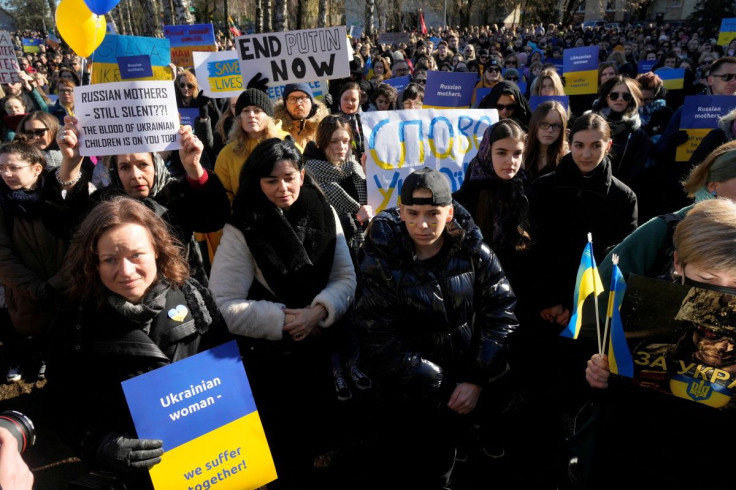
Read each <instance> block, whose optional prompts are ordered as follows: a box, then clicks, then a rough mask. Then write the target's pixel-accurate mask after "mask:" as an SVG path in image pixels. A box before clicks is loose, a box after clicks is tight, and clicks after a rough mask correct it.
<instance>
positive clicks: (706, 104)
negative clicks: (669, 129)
mask: <svg viewBox="0 0 736 490" xmlns="http://www.w3.org/2000/svg"><path fill="white" fill-rule="evenodd" d="M734 108H736V97H733V96H730V95H692V96H689V97H685V102H684V104H683V106H682V118H681V119H680V129H684V130H686V131H687V134H688V136H689V138H688V140H687V141H686V142H685V143H683V144H682V145H680V146H678V147H677V152H676V155H675V160H676V161H678V162H687V161H689V160H690V157H692V155H693V152H694V151H695V150H696V149H697V148H698V146H699V145H700V142H701V141H703V138H705V136H706V135H707V134H708V133H709V132H710V131H711V130H712V129H715V128H717V127H718V120H719V119H720V118H721V117H723V116H725V115H726V114H728V113H729V112H731V111H732V110H733V109H734Z"/></svg>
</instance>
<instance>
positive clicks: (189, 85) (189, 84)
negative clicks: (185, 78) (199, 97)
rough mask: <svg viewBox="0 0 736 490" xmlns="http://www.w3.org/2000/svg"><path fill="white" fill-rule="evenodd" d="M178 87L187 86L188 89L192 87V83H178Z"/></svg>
mask: <svg viewBox="0 0 736 490" xmlns="http://www.w3.org/2000/svg"><path fill="white" fill-rule="evenodd" d="M179 88H188V89H189V90H191V89H193V88H194V85H192V84H191V83H180V84H179Z"/></svg>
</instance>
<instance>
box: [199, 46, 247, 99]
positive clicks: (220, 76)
mask: <svg viewBox="0 0 736 490" xmlns="http://www.w3.org/2000/svg"><path fill="white" fill-rule="evenodd" d="M192 56H193V59H194V71H195V73H196V74H197V84H198V85H199V88H200V89H202V90H204V95H206V96H207V97H237V96H239V95H240V93H241V92H242V91H243V89H244V88H245V86H244V85H243V77H242V76H241V75H240V60H238V53H236V52H235V51H216V52H214V53H199V52H197V51H195V52H194V53H192Z"/></svg>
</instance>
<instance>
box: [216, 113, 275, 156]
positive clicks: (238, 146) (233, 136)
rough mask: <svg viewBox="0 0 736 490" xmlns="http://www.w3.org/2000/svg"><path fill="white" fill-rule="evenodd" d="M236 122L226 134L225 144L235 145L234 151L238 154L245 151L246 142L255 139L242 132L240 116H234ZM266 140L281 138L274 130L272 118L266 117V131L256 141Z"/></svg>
mask: <svg viewBox="0 0 736 490" xmlns="http://www.w3.org/2000/svg"><path fill="white" fill-rule="evenodd" d="M235 119H236V121H234V122H233V127H232V128H230V134H228V138H227V142H228V143H235V145H234V149H235V151H236V152H238V153H240V152H242V151H243V150H244V149H245V145H246V143H247V142H248V140H249V139H255V138H253V137H252V136H250V134H248V133H246V132H245V131H243V127H242V126H241V125H240V116H239V115H236V116H235ZM268 138H281V135H280V134H279V132H278V130H277V129H276V123H275V122H274V121H273V118H272V117H270V116H268V120H267V121H266V129H265V132H264V133H263V136H261V137H260V138H258V141H264V140H267V139H268Z"/></svg>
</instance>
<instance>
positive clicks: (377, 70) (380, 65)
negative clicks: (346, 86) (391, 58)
mask: <svg viewBox="0 0 736 490" xmlns="http://www.w3.org/2000/svg"><path fill="white" fill-rule="evenodd" d="M392 76H393V75H392V74H391V66H390V65H389V64H388V61H386V59H385V58H383V57H382V56H375V57H374V58H373V76H372V77H371V78H370V82H371V83H372V84H373V85H374V86H376V85H378V84H380V83H381V82H383V81H385V80H388V79H389V78H391V77H392Z"/></svg>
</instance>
